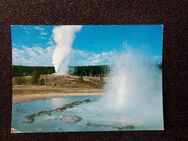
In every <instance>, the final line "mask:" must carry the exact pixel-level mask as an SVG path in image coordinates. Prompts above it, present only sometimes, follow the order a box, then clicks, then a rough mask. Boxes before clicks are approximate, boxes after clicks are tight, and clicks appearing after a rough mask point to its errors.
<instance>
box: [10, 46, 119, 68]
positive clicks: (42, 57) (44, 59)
mask: <svg viewBox="0 0 188 141" xmlns="http://www.w3.org/2000/svg"><path fill="white" fill-rule="evenodd" d="M54 48H55V47H54V46H49V47H47V48H42V47H39V46H34V47H31V48H30V47H27V46H22V47H20V48H17V47H13V49H12V53H13V64H14V65H26V66H52V65H53V64H52V63H51V62H52V59H51V58H52V57H51V56H52V54H53V50H54ZM115 54H116V53H115V52H112V51H111V52H102V53H94V52H87V51H82V50H75V49H73V50H72V52H71V56H70V63H69V65H71V66H79V65H104V64H112V60H113V59H112V58H113V57H114V55H115Z"/></svg>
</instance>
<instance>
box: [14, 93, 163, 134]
mask: <svg viewBox="0 0 188 141" xmlns="http://www.w3.org/2000/svg"><path fill="white" fill-rule="evenodd" d="M99 97H100V96H77V97H66V98H53V99H45V100H36V101H31V102H23V103H18V104H13V107H12V128H15V129H17V130H19V131H20V132H69V131H73V132H74V131H122V130H123V131H124V130H155V129H162V124H161V121H157V122H155V123H149V122H148V124H147V125H141V124H139V123H134V122H131V121H130V120H129V119H126V116H125V115H118V113H113V112H112V113H110V111H108V112H106V113H105V110H103V111H101V109H103V107H102V106H104V105H100V106H99V107H96V105H95V102H96V101H97V100H98V99H99ZM86 99H89V100H90V102H89V103H82V104H79V105H76V106H74V107H71V108H67V109H66V110H64V111H51V110H53V109H57V108H61V107H63V106H64V105H66V104H69V103H72V102H75V101H83V100H86ZM92 105H93V106H92ZM41 111H51V113H50V114H49V115H48V114H44V115H43V114H41V115H38V116H35V117H34V121H33V122H26V118H25V117H26V116H28V115H32V114H35V113H39V112H41Z"/></svg>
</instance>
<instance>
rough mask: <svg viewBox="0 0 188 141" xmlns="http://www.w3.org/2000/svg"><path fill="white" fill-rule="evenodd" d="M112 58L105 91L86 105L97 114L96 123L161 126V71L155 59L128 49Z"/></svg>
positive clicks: (144, 126) (150, 127)
mask: <svg viewBox="0 0 188 141" xmlns="http://www.w3.org/2000/svg"><path fill="white" fill-rule="evenodd" d="M112 58H115V59H112V61H113V64H114V65H113V66H112V68H111V74H110V76H109V80H108V81H107V84H106V86H105V92H104V95H103V96H102V97H101V99H100V100H99V101H97V102H96V103H94V105H91V107H90V106H88V107H87V108H88V110H90V111H92V113H97V115H100V116H99V117H100V118H99V119H97V120H96V121H94V122H95V123H96V124H99V123H101V119H103V121H102V122H103V123H106V124H114V123H119V122H120V123H121V124H125V123H128V124H129V123H130V124H132V123H133V125H134V126H137V127H138V128H139V126H140V127H142V128H146V127H147V128H149V129H163V108H162V73H161V71H160V70H159V68H157V66H156V64H155V61H153V60H152V58H151V57H149V56H144V54H143V53H141V52H137V51H130V50H128V51H126V52H124V53H120V54H118V55H117V56H114V57H112ZM137 127H136V128H137Z"/></svg>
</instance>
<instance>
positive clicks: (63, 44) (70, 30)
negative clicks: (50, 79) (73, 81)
mask: <svg viewBox="0 0 188 141" xmlns="http://www.w3.org/2000/svg"><path fill="white" fill-rule="evenodd" d="M81 28H82V26H79V25H63V26H57V27H55V28H54V29H53V38H54V41H55V43H56V47H55V49H54V52H53V56H52V63H53V64H54V67H55V72H56V74H66V73H67V72H68V65H69V55H70V53H71V47H72V43H73V41H74V38H75V34H76V32H79V31H80V30H81Z"/></svg>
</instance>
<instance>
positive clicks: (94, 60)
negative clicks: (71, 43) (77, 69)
mask: <svg viewBox="0 0 188 141" xmlns="http://www.w3.org/2000/svg"><path fill="white" fill-rule="evenodd" d="M115 55H116V52H115V51H110V52H102V53H94V52H86V51H81V50H73V51H72V53H71V60H70V65H75V66H77V65H78V66H79V65H105V64H113V62H112V60H113V59H112V58H113V57H115Z"/></svg>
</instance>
